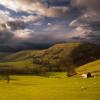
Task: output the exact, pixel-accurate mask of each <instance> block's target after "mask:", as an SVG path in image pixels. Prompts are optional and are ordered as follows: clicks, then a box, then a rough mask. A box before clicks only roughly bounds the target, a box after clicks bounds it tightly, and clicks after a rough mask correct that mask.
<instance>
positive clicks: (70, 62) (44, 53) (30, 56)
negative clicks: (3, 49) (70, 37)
mask: <svg viewBox="0 0 100 100" xmlns="http://www.w3.org/2000/svg"><path fill="white" fill-rule="evenodd" d="M99 53H100V46H97V45H95V44H90V43H78V42H76V43H65V44H57V45H54V46H52V47H50V48H49V49H46V50H35V51H32V50H28V51H21V52H17V53H12V54H7V55H4V56H3V55H2V57H0V60H1V63H0V66H1V67H4V66H10V67H11V66H12V67H13V69H14V68H15V69H17V68H21V69H22V70H23V69H25V70H26V71H27V69H31V68H32V70H33V71H34V68H35V69H38V71H41V70H42V71H66V70H68V69H69V68H74V67H78V66H81V65H84V64H87V63H89V62H92V61H95V60H98V59H100V54H99Z"/></svg>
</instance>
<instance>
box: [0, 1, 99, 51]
mask: <svg viewBox="0 0 100 100" xmlns="http://www.w3.org/2000/svg"><path fill="white" fill-rule="evenodd" d="M99 13H100V0H0V48H1V50H0V51H4V50H5V49H6V48H9V50H11V49H12V50H13V49H14V50H20V49H38V48H39V47H40V48H45V47H49V45H51V44H53V43H57V42H64V41H70V40H85V41H91V42H94V43H100V41H99V39H100V34H99V32H100V17H99V16H100V14H99ZM40 45H41V46H40ZM9 50H8V51H9ZM6 51H7V49H6Z"/></svg>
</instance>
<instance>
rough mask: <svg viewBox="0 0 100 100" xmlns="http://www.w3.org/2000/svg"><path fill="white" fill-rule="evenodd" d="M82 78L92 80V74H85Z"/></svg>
mask: <svg viewBox="0 0 100 100" xmlns="http://www.w3.org/2000/svg"><path fill="white" fill-rule="evenodd" d="M81 76H82V78H90V77H92V75H91V73H90V72H88V73H84V74H82V75H81Z"/></svg>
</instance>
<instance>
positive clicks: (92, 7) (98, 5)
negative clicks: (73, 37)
mask: <svg viewBox="0 0 100 100" xmlns="http://www.w3.org/2000/svg"><path fill="white" fill-rule="evenodd" d="M72 6H73V7H77V8H78V9H80V8H81V9H80V10H81V11H82V15H80V17H78V18H76V19H75V20H74V21H73V22H72V23H71V24H70V25H71V26H73V27H74V28H76V29H75V31H76V33H77V36H79V37H80V39H83V38H84V39H83V40H86V41H89V42H93V43H99V44H100V40H99V39H100V0H72ZM80 30H81V31H83V32H82V34H81V35H80V33H79V32H80Z"/></svg>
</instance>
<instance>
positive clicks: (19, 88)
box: [0, 73, 100, 100]
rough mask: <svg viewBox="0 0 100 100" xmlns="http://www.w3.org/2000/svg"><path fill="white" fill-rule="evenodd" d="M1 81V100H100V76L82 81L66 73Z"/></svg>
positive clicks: (13, 77) (18, 77)
mask: <svg viewBox="0 0 100 100" xmlns="http://www.w3.org/2000/svg"><path fill="white" fill-rule="evenodd" d="M10 78H11V80H10V82H9V83H7V80H3V79H2V78H1V80H0V100H100V76H96V77H91V78H88V79H82V78H81V77H80V76H74V77H69V78H68V77H67V76H66V73H52V74H51V75H50V76H47V77H43V76H10Z"/></svg>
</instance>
